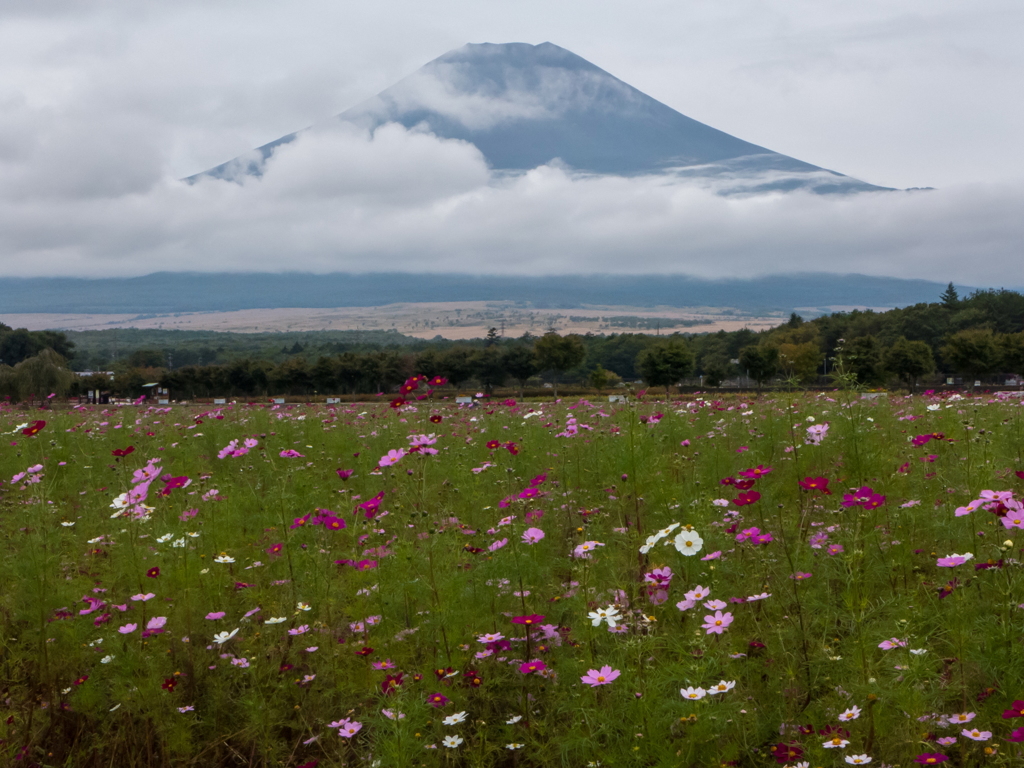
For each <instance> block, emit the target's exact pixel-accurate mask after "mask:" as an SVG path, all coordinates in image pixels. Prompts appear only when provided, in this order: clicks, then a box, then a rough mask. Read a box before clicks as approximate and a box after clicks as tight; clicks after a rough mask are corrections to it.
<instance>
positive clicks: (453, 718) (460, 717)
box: [442, 712, 466, 725]
mask: <svg viewBox="0 0 1024 768" xmlns="http://www.w3.org/2000/svg"><path fill="white" fill-rule="evenodd" d="M465 719H466V713H465V712H456V713H455V714H454V715H448V717H446V718H445V719H444V720H443V721H442V722H443V723H444V724H445V725H458V724H459V723H461V722H464V721H465Z"/></svg>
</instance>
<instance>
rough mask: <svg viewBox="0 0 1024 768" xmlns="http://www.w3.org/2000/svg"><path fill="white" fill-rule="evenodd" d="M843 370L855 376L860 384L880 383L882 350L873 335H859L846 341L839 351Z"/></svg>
mask: <svg viewBox="0 0 1024 768" xmlns="http://www.w3.org/2000/svg"><path fill="white" fill-rule="evenodd" d="M839 357H840V358H841V364H842V367H843V370H845V371H846V372H847V373H852V374H853V375H854V376H856V377H857V382H858V383H860V384H880V383H881V381H882V377H883V371H882V351H881V349H879V346H878V340H877V339H875V337H874V336H859V337H857V338H855V339H850V340H849V341H847V342H846V343H845V344H844V345H843V347H842V351H841V352H840V353H839Z"/></svg>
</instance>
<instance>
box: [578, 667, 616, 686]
mask: <svg viewBox="0 0 1024 768" xmlns="http://www.w3.org/2000/svg"><path fill="white" fill-rule="evenodd" d="M620 674H622V673H621V672H620V671H619V670H617V669H612V668H611V667H610V666H608V665H607V664H605V665H604V666H603V667H601V668H600V669H590V670H587V674H585V675H583V677H581V678H580V680H581V681H582V682H584V683H586V684H587V685H589V686H590V687H591V688H594V687H596V686H598V685H608V684H609V683H611V682H612V681H613V680H614V679H615V678H617V677H618V676H619V675H620Z"/></svg>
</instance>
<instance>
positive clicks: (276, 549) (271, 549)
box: [264, 543, 284, 555]
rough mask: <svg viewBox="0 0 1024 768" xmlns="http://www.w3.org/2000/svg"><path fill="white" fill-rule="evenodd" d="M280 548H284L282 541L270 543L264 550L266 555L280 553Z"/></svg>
mask: <svg viewBox="0 0 1024 768" xmlns="http://www.w3.org/2000/svg"><path fill="white" fill-rule="evenodd" d="M282 549H284V544H283V543H281V544H271V545H270V546H269V547H267V548H266V549H265V550H264V551H265V552H266V553H267V554H268V555H280V554H281V550H282Z"/></svg>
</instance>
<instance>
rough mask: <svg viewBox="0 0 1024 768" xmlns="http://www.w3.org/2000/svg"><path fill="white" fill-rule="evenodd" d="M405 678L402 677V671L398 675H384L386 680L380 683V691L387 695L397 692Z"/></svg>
mask: <svg viewBox="0 0 1024 768" xmlns="http://www.w3.org/2000/svg"><path fill="white" fill-rule="evenodd" d="M404 682H405V680H404V679H403V678H402V673H401V672H399V673H398V674H397V675H392V674H388V675H386V676H385V677H384V681H383V682H382V683H381V684H380V692H381V693H383V694H384V695H385V696H390V695H391V694H392V693H395V692H396V691H397V690H398V689H399V688H401V687H402V684H403V683H404Z"/></svg>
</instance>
